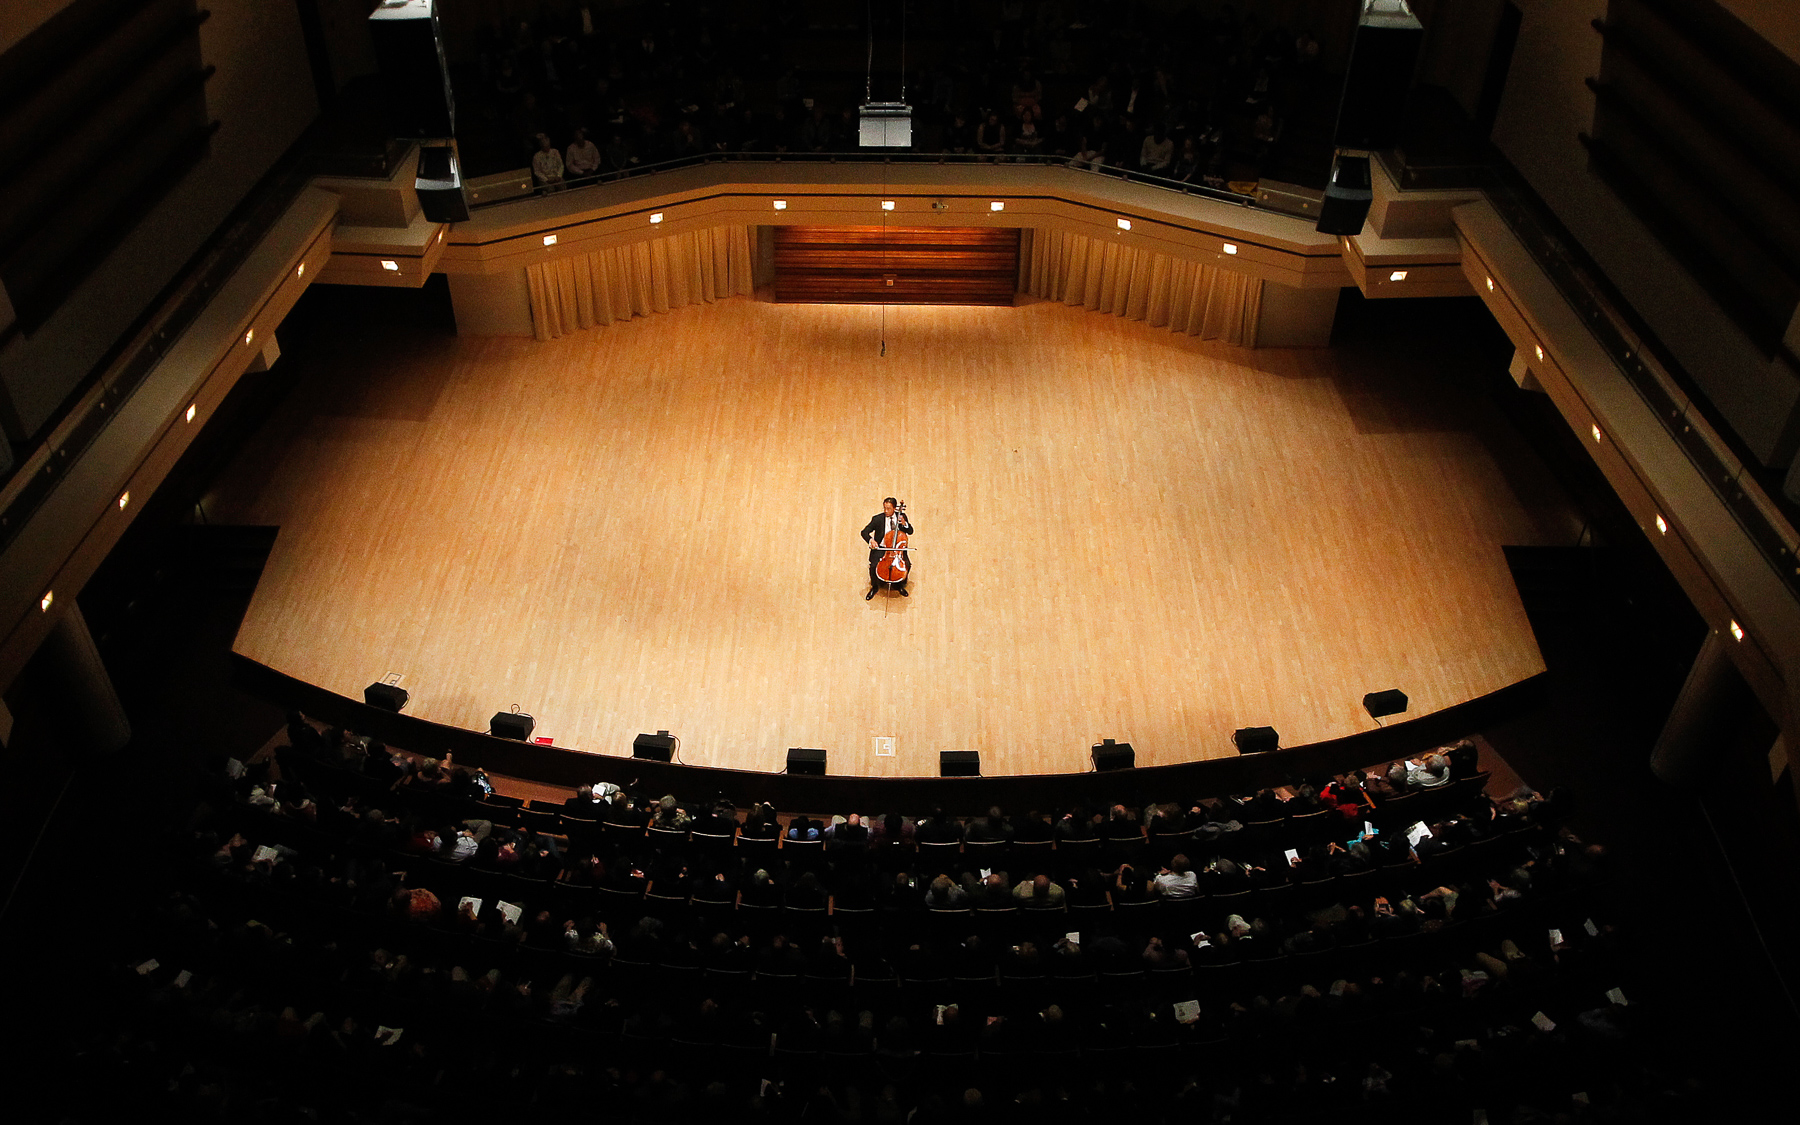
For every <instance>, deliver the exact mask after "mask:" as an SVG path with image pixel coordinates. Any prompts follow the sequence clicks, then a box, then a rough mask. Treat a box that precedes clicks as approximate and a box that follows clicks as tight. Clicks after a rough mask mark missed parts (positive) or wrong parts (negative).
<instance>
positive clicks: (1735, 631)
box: [46, 595, 1744, 641]
mask: <svg viewBox="0 0 1800 1125" xmlns="http://www.w3.org/2000/svg"><path fill="white" fill-rule="evenodd" d="M46 596H48V595H46ZM1731 636H1732V638H1733V639H1734V640H1739V641H1741V640H1743V639H1744V627H1743V626H1742V625H1739V624H1738V623H1737V622H1735V621H1733V622H1732V623H1731Z"/></svg>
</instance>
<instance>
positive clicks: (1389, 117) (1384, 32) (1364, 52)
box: [1331, 0, 1425, 149]
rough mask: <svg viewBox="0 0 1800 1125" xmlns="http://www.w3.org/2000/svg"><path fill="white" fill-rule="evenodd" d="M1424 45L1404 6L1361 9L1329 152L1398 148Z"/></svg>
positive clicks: (1422, 33)
mask: <svg viewBox="0 0 1800 1125" xmlns="http://www.w3.org/2000/svg"><path fill="white" fill-rule="evenodd" d="M1424 40H1425V27H1424V25H1423V24H1421V23H1420V22H1419V20H1418V17H1416V16H1414V15H1413V14H1412V12H1411V11H1409V10H1408V9H1407V7H1406V5H1405V4H1404V3H1392V2H1391V0H1390V3H1389V4H1388V5H1387V6H1386V7H1384V8H1383V9H1382V10H1380V11H1375V10H1372V9H1371V8H1367V7H1365V9H1364V11H1363V15H1362V19H1361V20H1360V21H1358V23H1357V25H1356V38H1355V39H1353V40H1351V42H1350V64H1349V66H1347V67H1346V68H1345V70H1344V96H1343V99H1342V100H1341V101H1339V102H1338V119H1337V128H1336V129H1335V130H1334V131H1333V133H1332V142H1331V143H1332V145H1333V146H1334V147H1336V148H1361V149H1378V148H1391V147H1392V146H1394V145H1397V144H1399V143H1400V130H1401V126H1402V125H1403V124H1404V123H1405V118H1406V95H1407V93H1408V92H1409V91H1410V90H1411V89H1412V80H1413V71H1414V70H1415V69H1416V68H1417V65H1418V60H1419V45H1420V44H1421V43H1423V42H1424Z"/></svg>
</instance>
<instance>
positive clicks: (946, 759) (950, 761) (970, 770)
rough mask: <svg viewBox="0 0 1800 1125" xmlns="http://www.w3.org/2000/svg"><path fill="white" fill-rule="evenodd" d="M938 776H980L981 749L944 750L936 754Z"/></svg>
mask: <svg viewBox="0 0 1800 1125" xmlns="http://www.w3.org/2000/svg"><path fill="white" fill-rule="evenodd" d="M938 776H939V777H980V776H981V751H979V750H944V751H941V752H940V753H939V754H938Z"/></svg>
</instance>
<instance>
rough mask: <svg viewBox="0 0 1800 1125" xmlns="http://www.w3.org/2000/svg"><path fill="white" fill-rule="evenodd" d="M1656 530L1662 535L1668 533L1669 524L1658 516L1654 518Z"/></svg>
mask: <svg viewBox="0 0 1800 1125" xmlns="http://www.w3.org/2000/svg"><path fill="white" fill-rule="evenodd" d="M1656 530H1657V531H1659V532H1661V533H1662V534H1664V535H1667V534H1668V533H1669V522H1668V521H1667V520H1665V519H1663V518H1662V517H1661V516H1660V515H1659V516H1657V517H1656Z"/></svg>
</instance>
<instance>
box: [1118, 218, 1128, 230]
mask: <svg viewBox="0 0 1800 1125" xmlns="http://www.w3.org/2000/svg"><path fill="white" fill-rule="evenodd" d="M1119 229H1120V230H1130V229H1131V220H1130V219H1120V220H1119Z"/></svg>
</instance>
